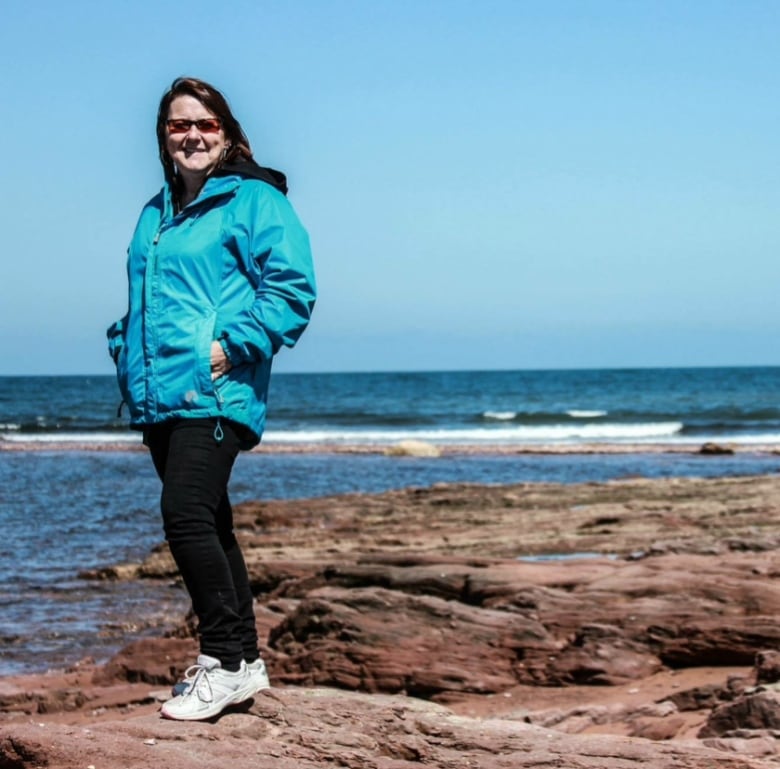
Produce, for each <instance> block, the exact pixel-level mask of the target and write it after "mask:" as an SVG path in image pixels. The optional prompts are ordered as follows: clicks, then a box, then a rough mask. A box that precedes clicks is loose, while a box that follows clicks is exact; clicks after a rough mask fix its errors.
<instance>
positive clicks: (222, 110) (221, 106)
mask: <svg viewBox="0 0 780 769" xmlns="http://www.w3.org/2000/svg"><path fill="white" fill-rule="evenodd" d="M177 96H192V97H193V98H195V99H197V100H198V101H199V102H200V103H201V104H202V105H203V106H204V107H205V108H206V109H207V110H209V112H212V113H213V114H214V115H216V116H217V117H218V118H219V120H220V122H221V123H222V130H223V131H224V132H225V139H226V140H227V143H228V144H229V145H230V146H229V149H228V150H227V152H226V153H225V156H224V157H223V158H222V159H221V160H220V162H219V166H221V165H223V164H225V163H231V162H233V161H235V160H237V159H238V158H239V157H242V158H244V159H245V160H251V159H252V149H251V147H250V146H249V139H247V138H246V134H245V133H244V129H243V128H241V124H240V123H239V122H238V120H236V118H235V117H234V116H233V113H232V112H231V111H230V107H229V106H228V103H227V99H226V98H225V97H224V96H223V95H222V94H221V93H220V92H219V91H218V90H217V89H216V88H214V86H213V85H209V84H208V83H206V82H205V81H203V80H198V78H195V77H177V78H176V80H174V81H173V83H172V84H171V87H170V88H169V89H168V90H167V91H166V92H165V93H164V94H163V97H162V99H160V107H159V109H158V110H157V147H158V149H159V152H160V162H161V163H162V167H163V172H164V173H165V180H166V181H167V182H168V184H169V186H170V187H171V190H172V191H173V193H174V196H175V197H177V198H178V197H179V195H180V193H181V189H180V188H181V180H180V179H178V177H177V174H176V169H175V167H174V164H173V160H172V159H171V156H170V155H169V154H168V150H167V149H166V148H165V140H166V133H165V130H166V129H165V121H166V120H167V119H168V111H169V109H170V107H171V102H172V101H173V100H174V99H175V98H176V97H177ZM219 166H217V167H219Z"/></svg>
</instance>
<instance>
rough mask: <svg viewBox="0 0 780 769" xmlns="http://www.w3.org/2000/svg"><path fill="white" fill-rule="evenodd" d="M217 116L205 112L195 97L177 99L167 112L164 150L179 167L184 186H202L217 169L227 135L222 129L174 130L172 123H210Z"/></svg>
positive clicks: (193, 126)
mask: <svg viewBox="0 0 780 769" xmlns="http://www.w3.org/2000/svg"><path fill="white" fill-rule="evenodd" d="M215 117H216V116H215V115H214V113H213V112H211V111H210V110H208V109H206V107H204V106H203V104H201V103H200V102H199V101H198V100H197V99H196V98H195V97H194V96H177V97H176V98H175V99H174V100H173V101H172V102H171V106H170V107H169V108H168V121H169V122H168V124H167V125H166V129H165V136H166V139H165V148H166V150H168V154H169V155H170V156H171V158H172V159H173V162H174V163H176V166H177V168H178V169H179V173H180V174H181V176H182V179H183V180H184V183H185V185H187V186H189V185H192V184H196V185H200V184H202V183H203V182H204V180H205V179H206V177H207V176H208V175H209V174H210V173H211V172H212V171H213V170H214V169H215V168H216V167H217V164H218V163H219V161H220V159H221V158H222V153H223V151H224V150H225V148H226V147H227V146H228V144H227V142H226V140H225V132H224V130H223V129H222V127H221V126H220V127H219V129H218V130H217V131H213V130H208V129H209V128H212V127H213V126H205V127H202V128H201V129H200V130H199V129H198V127H197V126H196V125H194V124H192V125H190V126H189V127H188V128H187V130H186V131H184V130H182V126H178V127H173V128H172V127H171V125H170V121H171V120H185V121H196V120H208V119H212V120H213V119H214V118H215Z"/></svg>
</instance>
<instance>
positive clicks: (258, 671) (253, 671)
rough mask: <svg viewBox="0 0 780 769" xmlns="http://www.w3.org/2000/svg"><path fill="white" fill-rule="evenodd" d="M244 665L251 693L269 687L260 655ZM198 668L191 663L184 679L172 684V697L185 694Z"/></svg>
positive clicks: (266, 672) (266, 673)
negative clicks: (251, 687) (251, 686)
mask: <svg viewBox="0 0 780 769" xmlns="http://www.w3.org/2000/svg"><path fill="white" fill-rule="evenodd" d="M246 667H247V670H248V671H249V677H250V679H251V681H252V684H253V687H254V688H253V690H252V694H255V693H256V692H260V691H262V690H263V689H270V688H271V682H270V681H269V680H268V671H267V670H266V667H265V662H263V658H262V657H258V658H257V659H256V660H255V661H254V662H247V663H246ZM198 670H199V668H198V666H197V665H193V666H192V667H190V668H188V670H187V672H186V673H185V674H184V679H183V680H182V681H179V682H177V683H175V684H174V685H173V688H172V689H171V694H172V695H173V696H174V697H178V696H180V695H182V694H185V693H186V692H187V690H188V689H189V688H190V687H191V686H192V682H193V681H194V680H195V676H196V675H197V671H198ZM191 671H194V672H191ZM250 696H251V695H250Z"/></svg>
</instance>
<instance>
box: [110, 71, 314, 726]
mask: <svg viewBox="0 0 780 769" xmlns="http://www.w3.org/2000/svg"><path fill="white" fill-rule="evenodd" d="M157 141H158V145H159V151H160V160H161V162H162V166H163V171H164V175H165V184H164V186H163V189H162V190H161V192H160V193H159V194H158V195H156V196H155V197H154V198H152V200H151V201H150V202H149V203H147V204H146V206H145V207H144V209H143V210H142V212H141V216H140V219H139V221H138V224H137V226H136V230H135V233H134V235H133V239H132V241H131V243H130V248H129V250H128V282H129V303H128V311H127V314H126V315H125V316H124V317H123V318H122V319H121V320H120V321H118V322H117V323H115V324H113V325H112V326H111V327H110V328H109V330H108V338H109V351H110V353H111V356H112V357H113V359H114V362H115V363H116V366H117V378H118V381H119V387H120V389H121V392H122V396H123V398H124V401H125V403H126V404H127V405H128V407H129V411H130V422H131V426H132V427H134V428H136V429H140V430H142V431H143V436H144V443H145V444H146V445H147V446H148V447H149V450H150V452H151V455H152V460H153V462H154V466H155V469H156V470H157V473H158V475H159V476H160V479H161V480H162V483H163V489H162V497H161V510H162V517H163V526H164V530H165V536H166V539H167V541H168V544H169V546H170V550H171V553H172V554H173V557H174V559H175V561H176V564H177V566H178V568H179V571H180V573H181V576H182V579H183V581H184V584H185V586H186V588H187V591H188V592H189V595H190V598H191V599H192V606H193V609H194V611H195V614H196V616H197V618H198V634H199V638H200V652H201V653H200V655H199V657H198V661H197V664H196V665H194V666H193V667H192V668H190V670H188V671H187V676H186V678H185V681H184V682H182V683H180V684H177V686H176V687H175V688H174V694H175V695H176V696H174V697H173V698H172V699H171V700H169V701H168V702H166V703H165V704H164V705H163V707H162V713H163V715H164V716H166V717H168V718H174V719H183V720H198V719H204V718H210V717H212V716H215V715H217V714H218V713H220V712H221V711H222V710H223V709H224V708H225V707H226V706H228V705H230V704H232V703H236V702H240V701H242V700H244V699H247V698H248V697H251V696H252V695H253V694H254V693H255V692H256V691H258V690H259V689H261V688H265V687H267V686H268V678H267V675H266V672H265V666H264V664H263V661H262V660H261V659H260V658H259V655H258V649H257V633H256V630H255V618H254V613H253V609H252V592H251V590H250V586H249V579H248V576H247V570H246V566H245V563H244V559H243V556H242V554H241V550H240V548H239V546H238V543H237V542H236V539H235V536H234V535H233V521H232V509H231V506H230V500H229V498H228V492H227V487H228V481H229V479H230V473H231V470H232V467H233V462H234V460H235V458H236V456H237V454H238V451H239V450H240V449H249V448H252V447H253V446H254V445H256V444H257V443H258V442H259V441H260V437H261V435H262V432H263V426H264V423H265V410H266V409H265V403H266V396H267V392H268V381H269V376H270V372H271V361H272V358H273V356H274V354H275V353H276V352H277V351H278V350H279V348H280V347H282V346H283V345H286V346H288V347H291V346H292V345H293V344H294V343H295V341H296V340H297V339H298V337H299V336H300V335H301V333H302V332H303V330H304V328H305V327H306V324H307V323H308V321H309V317H310V315H311V311H312V308H313V306H314V299H315V286H314V276H313V272H312V264H311V254H310V250H309V241H308V236H307V234H306V231H305V230H304V229H303V227H302V225H301V224H300V222H299V221H298V218H297V217H296V215H295V213H294V211H293V209H292V207H291V206H290V204H289V203H288V201H287V199H286V197H285V193H286V191H287V188H286V184H285V177H284V175H283V174H281V173H279V172H278V171H272V170H271V169H265V168H261V167H259V166H258V165H256V164H255V163H254V161H253V160H252V151H251V149H250V146H249V141H248V140H247V138H246V136H245V134H244V132H243V130H242V129H241V126H240V125H239V123H238V121H237V120H236V119H235V117H234V116H233V114H232V113H231V111H230V108H229V106H228V104H227V102H226V100H225V98H224V97H223V95H222V94H221V93H220V92H219V91H218V90H216V89H215V88H214V87H212V86H211V85H209V84H208V83H205V82H203V81H201V80H197V79H195V78H179V79H177V80H175V81H174V83H173V85H172V86H171V88H170V89H169V90H168V91H167V93H165V95H164V96H163V98H162V100H161V102H160V108H159V111H158V115H157Z"/></svg>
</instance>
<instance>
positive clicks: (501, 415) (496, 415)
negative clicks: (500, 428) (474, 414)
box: [482, 411, 517, 422]
mask: <svg viewBox="0 0 780 769" xmlns="http://www.w3.org/2000/svg"><path fill="white" fill-rule="evenodd" d="M516 416H517V412H516V411H486V412H485V413H484V414H483V415H482V417H483V418H484V419H495V420H496V421H497V422H508V421H510V420H512V419H514V418H515V417H516Z"/></svg>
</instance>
